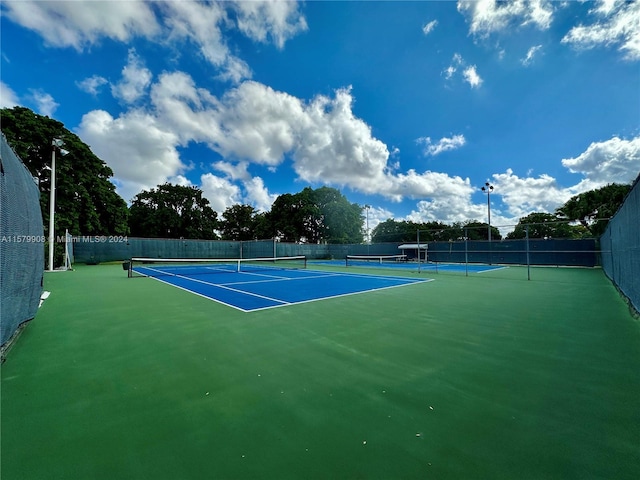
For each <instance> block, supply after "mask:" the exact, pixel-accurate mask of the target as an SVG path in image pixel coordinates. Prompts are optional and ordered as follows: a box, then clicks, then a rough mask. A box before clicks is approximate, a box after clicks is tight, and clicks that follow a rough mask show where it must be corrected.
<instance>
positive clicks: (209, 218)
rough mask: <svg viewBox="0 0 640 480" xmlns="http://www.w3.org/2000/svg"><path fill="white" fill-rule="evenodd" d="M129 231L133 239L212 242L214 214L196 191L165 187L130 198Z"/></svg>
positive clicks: (167, 184) (187, 188) (166, 185)
mask: <svg viewBox="0 0 640 480" xmlns="http://www.w3.org/2000/svg"><path fill="white" fill-rule="evenodd" d="M129 227H130V228H131V234H132V235H134V236H137V237H150V238H190V239H202V240H216V239H217V238H218V235H217V234H216V232H215V230H216V229H217V228H218V214H217V213H216V212H214V211H213V209H212V208H211V207H210V206H209V200H207V199H206V198H204V197H203V196H202V190H200V189H199V188H197V187H187V186H182V185H172V184H170V183H165V184H164V185H158V187H157V188H155V189H154V188H152V189H151V190H149V191H143V192H140V193H139V194H138V195H136V196H135V197H134V198H133V202H132V204H131V208H130V209H129Z"/></svg>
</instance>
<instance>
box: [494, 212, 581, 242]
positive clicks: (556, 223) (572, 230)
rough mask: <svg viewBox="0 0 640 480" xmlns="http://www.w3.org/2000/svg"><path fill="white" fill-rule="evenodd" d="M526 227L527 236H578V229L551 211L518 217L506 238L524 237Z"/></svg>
mask: <svg viewBox="0 0 640 480" xmlns="http://www.w3.org/2000/svg"><path fill="white" fill-rule="evenodd" d="M527 227H528V228H529V238H579V237H580V236H581V235H580V229H579V228H577V227H574V226H571V225H569V222H567V221H566V220H561V219H559V218H558V216H557V215H554V214H552V213H541V212H534V213H530V214H529V215H527V216H525V217H522V218H520V220H519V221H518V225H516V228H515V229H514V230H513V232H510V233H509V234H507V239H509V240H512V239H518V238H526V236H527V231H526V229H527Z"/></svg>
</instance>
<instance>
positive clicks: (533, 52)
mask: <svg viewBox="0 0 640 480" xmlns="http://www.w3.org/2000/svg"><path fill="white" fill-rule="evenodd" d="M541 48H542V45H535V46H533V47H531V48H530V49H529V50H528V51H527V55H526V56H525V57H524V58H523V59H522V60H520V62H521V63H522V65H524V66H525V67H528V66H529V65H531V63H532V62H533V58H534V57H535V56H536V55H537V53H538V52H539V51H540V49H541Z"/></svg>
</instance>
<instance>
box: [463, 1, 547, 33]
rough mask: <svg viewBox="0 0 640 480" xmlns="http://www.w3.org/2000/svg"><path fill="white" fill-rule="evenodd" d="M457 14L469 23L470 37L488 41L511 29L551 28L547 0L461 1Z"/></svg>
mask: <svg viewBox="0 0 640 480" xmlns="http://www.w3.org/2000/svg"><path fill="white" fill-rule="evenodd" d="M458 11H459V12H460V13H461V14H462V15H464V16H465V18H466V19H467V21H468V22H469V33H471V34H473V35H477V36H479V37H487V36H489V35H491V34H492V33H498V32H503V31H505V30H507V29H510V28H512V27H514V26H527V25H531V26H533V27H535V28H537V29H539V30H546V29H548V28H549V27H550V26H551V22H552V20H553V13H554V8H553V5H552V2H551V1H547V0H514V1H511V2H500V1H497V0H479V1H466V0H460V1H458Z"/></svg>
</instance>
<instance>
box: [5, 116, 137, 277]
mask: <svg viewBox="0 0 640 480" xmlns="http://www.w3.org/2000/svg"><path fill="white" fill-rule="evenodd" d="M0 116H1V117H2V122H1V127H2V133H4V135H5V137H6V138H7V142H8V143H9V145H11V147H12V148H13V149H14V151H15V152H16V154H17V155H18V156H19V157H20V158H21V159H22V161H23V162H24V164H25V165H26V166H27V168H28V169H29V171H30V172H31V174H32V175H33V177H34V179H35V180H36V181H37V182H38V186H39V189H40V207H41V209H42V218H43V222H44V229H45V233H46V234H47V235H48V230H49V199H50V192H51V170H50V166H51V152H52V141H53V139H54V138H57V139H61V140H62V141H63V142H64V144H63V147H62V148H63V149H64V150H66V151H67V152H68V153H67V154H66V155H61V154H60V152H58V153H57V154H56V203H55V233H56V236H60V235H63V234H64V231H65V230H67V229H68V230H69V232H70V233H71V234H72V235H127V234H128V233H129V227H128V224H127V217H128V209H127V204H126V202H125V201H124V200H123V199H122V198H121V197H120V196H119V195H118V194H117V193H116V191H115V186H114V184H113V183H111V181H110V178H111V177H112V176H113V171H112V170H111V169H110V168H109V167H108V166H107V165H106V164H105V163H104V161H102V160H101V159H100V158H98V157H97V156H96V155H94V154H93V152H91V150H90V149H89V147H88V146H87V145H86V144H85V143H84V142H82V140H80V138H79V137H78V136H77V135H75V134H74V133H72V132H70V131H69V130H67V129H66V128H65V127H64V125H63V124H62V123H60V122H58V121H56V120H53V119H51V118H49V117H45V116H42V115H38V114H36V113H34V112H32V111H31V110H29V109H28V108H24V107H15V108H4V109H2V110H0ZM63 252H64V246H63V245H62V244H56V248H55V263H56V265H60V264H61V263H62V256H63Z"/></svg>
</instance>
